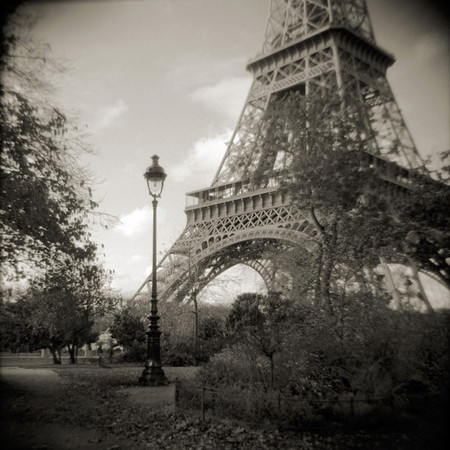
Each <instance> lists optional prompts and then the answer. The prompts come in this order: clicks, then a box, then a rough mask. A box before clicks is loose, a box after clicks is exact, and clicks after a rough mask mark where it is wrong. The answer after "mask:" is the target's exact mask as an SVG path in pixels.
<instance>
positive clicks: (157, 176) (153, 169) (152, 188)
mask: <svg viewBox="0 0 450 450" xmlns="http://www.w3.org/2000/svg"><path fill="white" fill-rule="evenodd" d="M152 160H153V163H152V165H151V166H150V167H148V168H147V170H146V171H145V173H144V177H145V179H146V180H147V186H148V192H149V194H150V195H151V196H152V197H153V198H155V199H156V198H158V197H161V193H162V190H163V187H164V180H165V179H166V177H167V174H166V172H165V171H164V169H163V168H162V167H161V166H160V165H159V164H158V160H159V156H157V155H153V156H152Z"/></svg>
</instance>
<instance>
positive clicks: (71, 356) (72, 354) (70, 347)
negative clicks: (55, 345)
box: [67, 344, 77, 364]
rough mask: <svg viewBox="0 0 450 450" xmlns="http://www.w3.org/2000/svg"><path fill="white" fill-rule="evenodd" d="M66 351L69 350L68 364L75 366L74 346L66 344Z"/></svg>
mask: <svg viewBox="0 0 450 450" xmlns="http://www.w3.org/2000/svg"><path fill="white" fill-rule="evenodd" d="M67 349H68V350H69V356H70V364H76V363H77V358H76V355H75V350H76V345H75V344H72V346H71V345H69V344H67Z"/></svg>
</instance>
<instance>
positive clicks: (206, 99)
mask: <svg viewBox="0 0 450 450" xmlns="http://www.w3.org/2000/svg"><path fill="white" fill-rule="evenodd" d="M250 84H251V79H250V78H249V77H239V78H237V77H233V78H231V77H229V78H223V79H222V80H220V81H219V82H218V83H216V84H214V85H212V86H204V87H201V88H198V89H197V90H195V91H194V92H192V94H191V95H190V97H191V99H192V100H193V101H195V102H197V103H200V104H202V105H204V106H205V107H206V108H208V109H210V110H213V111H216V112H219V113H221V114H225V115H226V116H227V117H228V118H231V119H234V120H236V118H237V117H239V113H240V112H241V109H242V107H243V106H244V101H245V99H246V96H247V93H248V91H249V89H250Z"/></svg>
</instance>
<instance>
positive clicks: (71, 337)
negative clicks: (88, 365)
mask: <svg viewBox="0 0 450 450" xmlns="http://www.w3.org/2000/svg"><path fill="white" fill-rule="evenodd" d="M108 282H109V276H108V273H107V272H106V271H105V270H104V269H103V268H102V267H101V266H99V265H98V264H97V263H96V262H95V260H92V259H90V258H84V259H81V258H74V259H69V258H65V259H64V260H59V261H56V262H55V263H54V265H53V267H52V268H50V269H49V270H47V271H46V272H45V274H44V275H42V276H40V277H36V278H35V279H33V281H32V283H31V287H30V289H29V290H28V292H27V293H26V295H25V296H24V300H26V302H27V303H28V308H29V311H30V316H29V317H28V319H27V323H28V324H29V326H30V327H31V329H32V333H33V336H34V337H35V340H36V341H37V342H38V344H39V345H40V347H41V348H42V347H47V348H49V350H50V351H51V353H52V355H53V356H54V360H55V362H57V363H60V353H61V349H62V348H63V347H67V350H68V351H69V355H70V361H71V363H75V362H76V357H77V351H78V348H79V347H80V346H82V345H83V344H85V343H90V342H93V341H95V339H96V336H95V334H94V333H93V332H92V326H93V325H94V322H95V320H96V318H98V317H101V316H103V315H105V314H106V313H108V312H110V311H111V310H112V309H113V308H114V306H115V297H114V295H113V294H112V292H111V291H110V290H109V289H108Z"/></svg>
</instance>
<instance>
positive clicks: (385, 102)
mask: <svg viewBox="0 0 450 450" xmlns="http://www.w3.org/2000/svg"><path fill="white" fill-rule="evenodd" d="M393 62H394V59H393V57H392V56H391V55H390V54H389V53H387V52H385V51H384V50H382V49H381V48H379V47H378V46H377V45H376V42H375V38H374V34H373V30H372V26H371V22H370V18H369V15H368V11H367V7H366V3H365V1H364V0H271V3H270V8H269V14H268V21H267V27H266V33H265V40H264V43H263V47H262V53H261V54H259V55H258V56H257V57H255V58H254V59H252V60H250V62H249V63H248V64H247V70H249V71H250V72H251V73H252V74H253V83H252V85H251V88H250V91H249V94H248V96H247V99H246V101H245V104H244V107H243V110H242V113H241V115H240V117H239V120H238V123H237V126H236V128H235V130H234V133H233V135H232V137H231V140H230V142H229V144H228V147H227V149H226V152H225V155H224V157H223V160H222V162H221V164H220V166H219V168H218V170H217V173H216V174H215V176H214V179H213V182H212V184H211V186H210V187H207V188H205V189H200V190H196V191H193V192H189V193H187V200H188V204H187V207H186V209H185V213H186V216H187V224H186V227H185V229H184V231H183V232H182V233H181V235H180V237H179V238H178V239H177V240H176V242H175V243H174V244H173V246H172V247H171V248H170V250H169V251H168V252H167V253H166V254H165V256H164V257H163V258H162V260H161V261H160V263H159V264H158V267H157V276H158V290H159V298H160V300H162V301H167V300H169V299H172V300H178V301H183V300H184V299H186V298H187V296H188V293H189V290H190V289H192V287H191V286H190V285H191V282H190V280H192V271H193V270H195V273H196V277H195V280H196V287H195V290H196V291H197V292H198V291H200V290H201V289H202V288H204V287H205V286H206V285H207V284H208V283H209V282H210V281H212V280H213V279H214V278H215V277H217V276H218V275H219V274H221V273H222V272H224V271H225V270H227V269H229V268H231V267H232V266H234V265H236V264H244V265H247V266H249V267H251V268H253V269H254V270H256V271H257V272H258V273H259V274H260V275H261V277H262V279H263V280H264V282H265V284H266V286H267V287H269V288H277V282H278V280H277V276H276V270H275V267H274V264H273V262H272V261H271V259H270V258H268V257H267V256H265V255H267V249H268V248H278V249H283V248H288V247H289V246H292V245H302V246H303V247H304V248H306V249H307V250H308V251H313V243H312V240H311V238H312V237H314V234H315V230H314V227H313V226H312V224H310V222H309V221H308V218H307V217H306V215H305V214H304V213H303V212H302V211H301V210H298V209H297V208H296V207H295V206H294V205H292V204H291V203H290V202H289V200H288V199H287V198H286V196H285V195H283V194H282V193H281V192H280V190H279V189H278V186H279V181H280V180H279V178H277V175H276V174H277V170H278V169H279V167H278V168H275V166H274V169H273V175H272V176H269V178H268V180H267V183H265V185H264V187H263V188H257V189H255V187H254V186H253V185H251V184H250V182H249V181H248V178H247V175H248V173H251V171H252V169H253V168H252V162H253V161H254V160H255V159H256V158H257V156H258V155H257V152H258V149H257V145H256V141H257V140H258V138H259V137H260V133H261V126H260V125H261V120H262V117H263V114H264V112H265V111H266V109H267V107H268V105H269V102H270V100H271V97H272V96H275V95H276V94H277V93H279V92H281V91H283V92H285V91H288V90H293V89H295V90H297V91H300V92H301V93H302V94H304V95H305V96H312V95H314V93H315V92H317V91H324V90H325V91H332V92H336V91H340V92H344V93H345V95H346V96H354V97H356V98H358V99H359V101H361V102H362V103H363V105H364V110H365V114H366V119H367V123H368V124H369V125H370V129H371V136H372V139H371V142H370V145H371V149H370V152H369V153H368V154H367V156H368V157H369V159H370V164H373V165H375V166H377V167H378V168H379V169H380V171H381V173H382V178H384V179H385V180H388V182H389V183H392V184H393V185H402V183H403V184H404V183H405V179H406V178H407V174H408V171H410V170H412V169H415V168H418V167H421V166H423V162H422V160H421V158H420V156H419V154H418V152H417V149H416V147H415V145H414V142H413V140H412V138H411V136H410V134H409V132H408V129H407V127H406V125H405V123H404V121H403V118H402V115H401V113H400V110H399V108H398V106H397V104H396V102H395V99H394V96H393V94H392V92H391V89H390V87H389V84H388V82H387V79H386V71H387V69H388V67H389V66H391V65H392V64H393ZM394 145H395V147H396V149H397V150H398V151H396V152H395V158H394V159H393V157H392V154H393V153H392V152H391V150H392V147H393V146H394ZM243 154H245V156H246V158H245V159H246V161H248V163H247V165H246V166H245V165H242V166H241V167H240V169H238V170H237V169H236V167H235V164H233V161H235V160H236V158H239V157H241V156H242V155H243ZM277 160H278V158H275V161H277ZM274 164H275V163H274ZM282 168H283V167H281V169H282ZM276 169H277V170H276ZM150 283H151V276H150V277H149V278H148V279H147V280H145V282H144V283H143V284H142V285H141V287H140V288H139V290H138V291H137V293H136V294H135V296H134V297H136V295H138V294H139V293H140V292H141V290H142V289H143V288H144V287H145V285H148V284H150ZM134 297H133V298H134Z"/></svg>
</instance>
